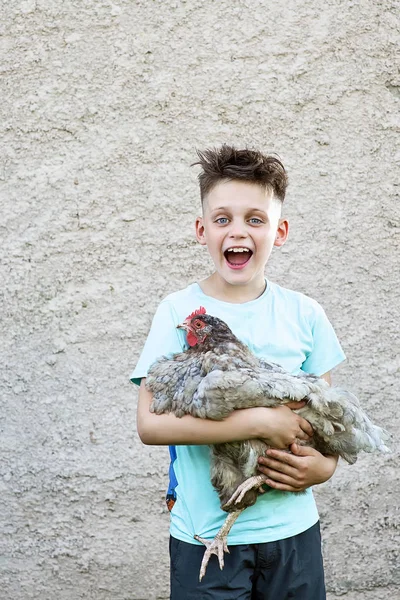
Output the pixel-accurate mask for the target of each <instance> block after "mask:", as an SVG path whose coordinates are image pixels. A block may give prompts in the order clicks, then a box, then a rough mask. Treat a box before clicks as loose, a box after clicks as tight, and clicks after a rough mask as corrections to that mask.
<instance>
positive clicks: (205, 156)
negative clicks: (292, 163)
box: [192, 144, 288, 202]
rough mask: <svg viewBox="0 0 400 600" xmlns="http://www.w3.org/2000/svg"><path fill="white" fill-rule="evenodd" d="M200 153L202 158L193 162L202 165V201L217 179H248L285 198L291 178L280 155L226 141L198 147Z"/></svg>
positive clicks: (280, 197) (218, 181) (216, 182)
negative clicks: (225, 142) (235, 145)
mask: <svg viewBox="0 0 400 600" xmlns="http://www.w3.org/2000/svg"><path fill="white" fill-rule="evenodd" d="M197 156H198V157H199V160H198V161H196V162H195V163H193V165H200V167H201V168H202V171H201V172H200V173H199V176H198V178H199V183H200V196H201V201H202V202H203V200H204V197H205V196H207V194H209V193H210V192H211V190H212V189H213V188H214V187H215V186H216V185H217V184H218V183H221V181H226V180H228V181H232V180H240V181H247V182H249V183H255V184H257V185H260V186H262V187H265V188H269V189H270V190H272V191H273V193H274V195H275V196H276V197H277V198H279V200H280V201H281V202H283V201H284V199H285V193H286V187H287V184H288V178H287V174H286V171H285V167H284V166H283V164H282V163H281V161H280V160H279V159H278V158H277V157H275V156H268V155H265V154H262V153H261V152H259V151H258V150H248V149H247V148H246V149H245V150H238V149H237V148H235V147H234V146H228V145H227V144H223V145H222V146H221V147H220V148H207V149H206V150H197ZM193 165H192V166H193Z"/></svg>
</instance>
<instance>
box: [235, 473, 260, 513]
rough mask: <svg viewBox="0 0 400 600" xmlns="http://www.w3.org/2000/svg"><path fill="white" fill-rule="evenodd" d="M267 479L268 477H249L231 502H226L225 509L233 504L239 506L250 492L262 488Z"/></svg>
mask: <svg viewBox="0 0 400 600" xmlns="http://www.w3.org/2000/svg"><path fill="white" fill-rule="evenodd" d="M267 479H268V477H267V476H266V475H253V477H249V478H248V479H246V481H243V483H241V484H240V485H239V486H238V487H237V488H236V490H235V491H234V492H233V494H232V496H231V497H230V498H229V500H228V501H227V502H225V504H224V509H225V507H226V506H231V505H232V504H233V503H235V504H239V502H241V501H242V500H243V498H244V495H245V494H246V493H247V492H248V491H249V490H252V489H253V488H261V486H262V485H264V484H265V483H266V481H267ZM260 493H262V494H263V493H264V490H260Z"/></svg>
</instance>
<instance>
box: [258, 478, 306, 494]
mask: <svg viewBox="0 0 400 600" xmlns="http://www.w3.org/2000/svg"><path fill="white" fill-rule="evenodd" d="M265 483H266V484H267V485H268V486H269V487H270V488H273V489H274V490H279V491H281V492H304V490H306V489H307V488H305V487H300V488H299V487H294V486H293V485H289V484H287V483H281V482H279V481H274V480H273V479H267V481H266V482H265Z"/></svg>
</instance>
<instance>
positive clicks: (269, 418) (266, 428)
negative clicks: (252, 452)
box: [247, 402, 313, 449]
mask: <svg viewBox="0 0 400 600" xmlns="http://www.w3.org/2000/svg"><path fill="white" fill-rule="evenodd" d="M304 404H305V402H290V403H289V404H286V405H285V406H277V407H276V408H263V407H257V408H250V409H247V410H249V411H252V412H251V413H250V414H251V417H252V419H253V422H254V435H253V436H252V437H253V438H258V439H262V440H264V441H265V442H266V444H267V445H268V446H272V447H273V448H285V449H286V448H289V447H290V445H291V444H293V442H295V441H296V439H298V440H304V441H305V442H307V441H308V440H309V439H310V437H311V436H312V435H313V429H312V427H311V425H310V423H309V422H308V421H306V420H305V419H303V417H301V416H300V415H298V414H296V413H295V412H293V410H294V409H298V408H301V407H302V406H304Z"/></svg>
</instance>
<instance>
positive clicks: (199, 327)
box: [193, 320, 204, 329]
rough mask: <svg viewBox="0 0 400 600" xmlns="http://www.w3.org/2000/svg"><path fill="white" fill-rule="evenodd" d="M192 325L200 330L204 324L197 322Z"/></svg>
mask: <svg viewBox="0 0 400 600" xmlns="http://www.w3.org/2000/svg"><path fill="white" fill-rule="evenodd" d="M193 325H194V326H195V327H196V329H201V328H202V327H203V326H204V323H203V321H199V320H197V321H195V322H194V323H193Z"/></svg>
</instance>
